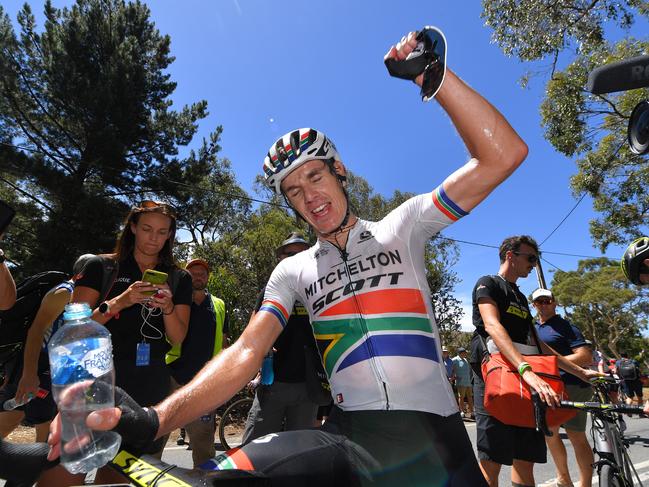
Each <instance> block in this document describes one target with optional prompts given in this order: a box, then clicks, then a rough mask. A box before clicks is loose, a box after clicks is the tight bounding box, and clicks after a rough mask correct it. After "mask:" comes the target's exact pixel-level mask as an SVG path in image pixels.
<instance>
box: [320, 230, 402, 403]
mask: <svg viewBox="0 0 649 487" xmlns="http://www.w3.org/2000/svg"><path fill="white" fill-rule="evenodd" d="M349 237H350V236H348V238H347V241H349ZM332 245H333V244H332ZM334 247H336V249H338V252H339V253H340V257H341V259H342V261H343V265H344V266H345V272H346V275H347V279H348V281H349V283H351V282H352V279H351V277H350V276H351V273H350V270H349V266H348V264H347V250H346V249H341V248H339V247H338V246H337V245H334ZM352 295H353V298H354V304H355V305H356V313H357V314H358V318H359V322H360V323H361V330H362V332H363V335H365V346H366V347H367V349H368V353H369V356H370V359H369V362H370V367H371V368H372V372H374V376H375V377H376V378H377V380H378V381H379V382H380V383H381V385H382V387H383V394H384V395H385V398H384V401H385V407H386V410H389V409H390V398H389V396H388V386H387V383H386V382H385V374H383V373H382V372H381V370H380V364H378V363H377V362H376V360H377V358H376V357H377V355H376V354H375V351H374V346H373V345H372V342H371V340H370V338H371V337H370V331H369V328H368V327H367V323H366V322H365V316H364V315H363V312H362V311H361V306H360V303H359V302H358V297H357V296H356V291H354V289H353V288H352Z"/></svg>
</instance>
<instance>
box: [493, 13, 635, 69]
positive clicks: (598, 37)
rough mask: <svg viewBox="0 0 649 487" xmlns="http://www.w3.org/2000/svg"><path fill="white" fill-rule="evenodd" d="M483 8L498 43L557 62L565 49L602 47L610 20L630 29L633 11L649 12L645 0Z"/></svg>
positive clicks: (508, 49) (510, 52) (512, 50)
mask: <svg viewBox="0 0 649 487" xmlns="http://www.w3.org/2000/svg"><path fill="white" fill-rule="evenodd" d="M482 6H483V13H482V18H483V19H485V23H486V25H488V26H489V27H491V28H492V29H493V30H494V32H493V35H492V39H493V41H494V42H495V43H496V44H498V45H499V46H500V47H501V49H502V50H503V52H504V53H505V54H507V55H508V56H516V57H518V58H520V59H521V60H523V61H532V60H537V59H544V58H545V57H547V56H551V57H554V58H555V60H556V57H557V56H558V55H559V53H560V52H561V51H563V50H564V49H568V48H573V49H575V50H577V49H589V48H590V47H591V46H597V45H599V44H600V43H601V42H602V41H603V40H604V29H605V27H608V25H607V24H610V23H613V24H615V25H617V26H619V27H621V28H624V29H628V28H629V27H630V26H631V25H632V24H633V21H634V12H637V13H639V14H641V15H645V16H646V15H647V13H648V7H647V2H646V1H642V0H625V1H615V0H596V1H592V0H555V1H552V2H548V1H547V0H482Z"/></svg>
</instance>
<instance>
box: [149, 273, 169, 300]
mask: <svg viewBox="0 0 649 487" xmlns="http://www.w3.org/2000/svg"><path fill="white" fill-rule="evenodd" d="M167 277H169V276H168V275H167V273H166V272H160V271H154V270H153V269H147V270H145V271H144V274H142V281H144V282H149V283H151V284H153V285H154V286H155V285H156V284H164V283H165V282H167ZM155 293H156V292H155V291H146V292H143V293H142V294H148V295H149V296H153V295H154V294H155Z"/></svg>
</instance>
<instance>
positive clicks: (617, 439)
mask: <svg viewBox="0 0 649 487" xmlns="http://www.w3.org/2000/svg"><path fill="white" fill-rule="evenodd" d="M591 418H592V424H591V435H592V438H593V451H594V452H595V453H596V454H597V456H598V460H597V461H595V463H594V464H593V466H594V467H596V468H597V473H598V475H599V474H600V471H601V468H602V465H610V466H611V468H613V470H614V471H615V472H617V474H618V475H619V476H620V477H621V479H622V480H623V482H624V483H625V485H628V486H629V487H632V486H633V476H634V475H633V474H635V478H636V480H637V481H638V485H639V486H642V482H641V481H640V477H639V476H638V473H637V472H636V470H635V468H634V467H633V463H632V462H631V458H630V457H629V454H628V452H627V445H626V443H625V442H624V433H623V432H622V431H620V428H619V426H618V424H617V420H616V418H615V417H614V416H613V415H612V414H605V413H604V414H603V413H594V412H592V411H591Z"/></svg>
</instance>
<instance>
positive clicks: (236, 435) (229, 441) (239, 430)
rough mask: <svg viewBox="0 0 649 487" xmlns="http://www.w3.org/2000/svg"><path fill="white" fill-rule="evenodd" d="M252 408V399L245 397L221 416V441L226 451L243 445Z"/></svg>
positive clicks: (234, 403)
mask: <svg viewBox="0 0 649 487" xmlns="http://www.w3.org/2000/svg"><path fill="white" fill-rule="evenodd" d="M251 407H252V398H251V397H244V398H243V399H239V400H238V401H235V402H233V403H232V404H230V406H228V408H227V409H226V410H225V412H224V413H223V416H221V421H220V422H219V439H220V440H221V445H222V446H223V448H225V449H226V450H229V449H230V448H236V447H237V446H240V445H241V438H242V436H243V431H244V429H245V427H246V418H247V417H248V411H250V408H251Z"/></svg>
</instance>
